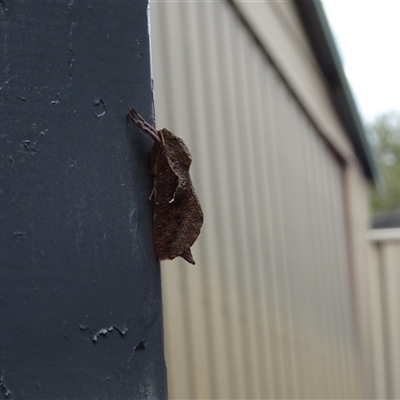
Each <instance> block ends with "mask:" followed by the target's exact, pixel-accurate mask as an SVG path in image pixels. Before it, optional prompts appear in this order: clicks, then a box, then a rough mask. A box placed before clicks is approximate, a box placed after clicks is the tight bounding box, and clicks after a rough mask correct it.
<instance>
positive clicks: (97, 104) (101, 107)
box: [93, 99, 106, 117]
mask: <svg viewBox="0 0 400 400" xmlns="http://www.w3.org/2000/svg"><path fill="white" fill-rule="evenodd" d="M93 106H94V112H95V114H96V115H97V116H98V117H102V116H103V115H104V114H105V113H106V104H105V103H104V101H103V100H102V99H94V104H93Z"/></svg>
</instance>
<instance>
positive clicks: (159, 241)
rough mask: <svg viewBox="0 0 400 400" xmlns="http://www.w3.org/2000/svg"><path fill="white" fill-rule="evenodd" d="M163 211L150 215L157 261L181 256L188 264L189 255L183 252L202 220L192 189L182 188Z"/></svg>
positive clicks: (199, 227)
mask: <svg viewBox="0 0 400 400" xmlns="http://www.w3.org/2000/svg"><path fill="white" fill-rule="evenodd" d="M159 206H160V204H159ZM163 208H164V209H165V211H164V212H162V213H160V214H159V213H156V214H155V215H154V226H153V230H154V240H155V248H156V253H157V255H158V257H159V258H160V259H161V260H166V259H170V260H172V259H173V258H175V257H178V256H182V257H183V258H185V259H186V260H187V261H188V262H191V261H189V259H190V257H189V254H191V253H187V251H189V250H190V248H191V247H192V245H193V243H194V242H195V241H196V239H197V237H198V236H199V234H200V231H201V227H202V225H203V221H204V216H203V211H202V209H201V206H200V202H199V200H198V198H197V196H196V193H195V192H194V189H193V187H192V186H191V187H190V188H188V189H186V190H185V193H183V194H182V195H181V196H180V197H179V198H178V199H176V201H173V202H171V203H168V206H167V205H165V207H163ZM185 255H186V256H187V257H185ZM191 260H193V256H192V257H191ZM193 261H194V260H193Z"/></svg>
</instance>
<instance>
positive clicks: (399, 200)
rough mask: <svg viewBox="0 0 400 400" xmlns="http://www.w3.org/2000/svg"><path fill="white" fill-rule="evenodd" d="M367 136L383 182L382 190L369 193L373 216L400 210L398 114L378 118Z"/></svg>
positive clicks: (399, 133)
mask: <svg viewBox="0 0 400 400" xmlns="http://www.w3.org/2000/svg"><path fill="white" fill-rule="evenodd" d="M369 135H370V139H371V143H372V146H373V149H374V152H375V157H376V160H377V162H378V165H379V168H380V171H381V174H382V177H383V180H384V182H383V185H382V186H383V187H382V188H380V189H373V190H372V192H371V211H372V214H373V215H375V214H378V213H382V212H389V211H394V210H396V209H398V208H400V114H399V113H397V112H390V113H385V114H382V115H380V116H378V117H377V118H376V119H375V121H374V123H373V124H372V125H371V126H370V127H369Z"/></svg>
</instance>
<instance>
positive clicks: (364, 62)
mask: <svg viewBox="0 0 400 400" xmlns="http://www.w3.org/2000/svg"><path fill="white" fill-rule="evenodd" d="M323 6H324V9H325V13H326V16H327V18H328V21H329V24H330V27H331V30H332V33H333V36H334V38H335V41H336V46H337V48H338V51H339V54H340V56H341V59H342V63H343V67H344V71H345V74H346V76H347V80H348V82H349V84H350V87H351V89H352V92H353V96H354V99H355V101H356V104H357V106H358V110H359V113H360V115H361V118H362V120H363V121H364V122H365V123H372V122H373V120H374V119H375V117H376V116H377V115H380V114H382V113H385V112H387V111H392V110H395V111H399V112H400V0H323Z"/></svg>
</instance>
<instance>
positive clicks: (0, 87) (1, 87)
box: [0, 75, 18, 90]
mask: <svg viewBox="0 0 400 400" xmlns="http://www.w3.org/2000/svg"><path fill="white" fill-rule="evenodd" d="M17 76H18V75H14V76H12V77H11V78H10V79H7V80H6V81H5V82H4V83H3V84H2V85H1V86H0V90H3V88H4V87H5V86H7V85H8V84H9V83H10V82H11V81H12V80H13V79H14V78H17Z"/></svg>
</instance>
